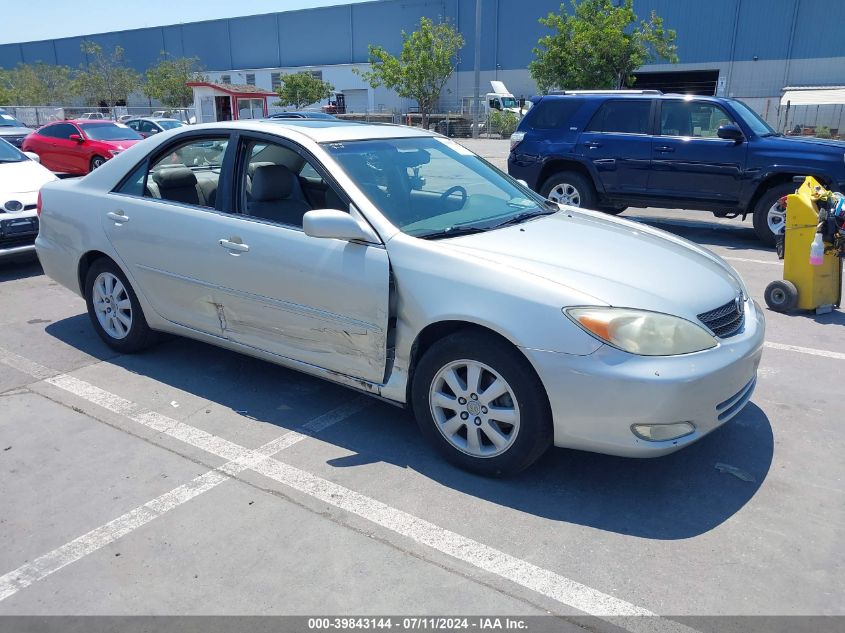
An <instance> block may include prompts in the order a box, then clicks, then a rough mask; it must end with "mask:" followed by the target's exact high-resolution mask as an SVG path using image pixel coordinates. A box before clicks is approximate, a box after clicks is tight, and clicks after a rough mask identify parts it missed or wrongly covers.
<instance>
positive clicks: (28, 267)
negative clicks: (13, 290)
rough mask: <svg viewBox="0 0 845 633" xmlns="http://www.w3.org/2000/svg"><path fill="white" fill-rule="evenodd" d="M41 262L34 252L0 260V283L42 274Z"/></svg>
mask: <svg viewBox="0 0 845 633" xmlns="http://www.w3.org/2000/svg"><path fill="white" fill-rule="evenodd" d="M43 274H44V271H43V270H42V269H41V263H40V262H39V261H38V258H37V257H36V256H35V253H31V254H26V255H16V256H14V257H9V258H8V259H4V260H3V261H2V262H0V283H2V282H4V281H13V280H16V279H27V278H29V277H38V276H39V275H43Z"/></svg>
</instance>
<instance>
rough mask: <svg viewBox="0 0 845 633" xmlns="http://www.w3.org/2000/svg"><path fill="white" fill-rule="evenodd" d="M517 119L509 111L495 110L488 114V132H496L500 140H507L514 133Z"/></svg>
mask: <svg viewBox="0 0 845 633" xmlns="http://www.w3.org/2000/svg"><path fill="white" fill-rule="evenodd" d="M517 125H519V117H517V116H516V114H514V113H513V112H510V111H504V112H503V111H501V110H496V111H495V112H492V113H491V114H490V131H491V132H498V133H499V135H500V136H501V137H502V138H508V137H510V135H511V134H513V133H514V132H516V126H517Z"/></svg>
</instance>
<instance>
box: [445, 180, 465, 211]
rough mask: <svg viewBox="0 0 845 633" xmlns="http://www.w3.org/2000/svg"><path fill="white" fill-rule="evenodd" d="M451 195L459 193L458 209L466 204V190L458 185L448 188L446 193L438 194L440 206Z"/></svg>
mask: <svg viewBox="0 0 845 633" xmlns="http://www.w3.org/2000/svg"><path fill="white" fill-rule="evenodd" d="M453 193H460V194H461V206H459V207H458V208H459V209H462V208H463V206H464V205H465V204H466V203H467V190H466V189H464V188H463V187H461V186H460V185H455V186H454V187H449V188H448V189H447V190H446V191H444V192H443V193H442V194H440V204H446V200H448V199H449V196H451V195H452V194H453Z"/></svg>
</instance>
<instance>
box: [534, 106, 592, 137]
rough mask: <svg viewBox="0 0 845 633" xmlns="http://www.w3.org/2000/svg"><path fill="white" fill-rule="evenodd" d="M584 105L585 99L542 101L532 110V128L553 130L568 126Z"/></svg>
mask: <svg viewBox="0 0 845 633" xmlns="http://www.w3.org/2000/svg"><path fill="white" fill-rule="evenodd" d="M582 103H584V100H583V99H542V100H541V101H540V102H539V103H538V104H537V105H535V106H534V107H533V108H531V110H530V113H531V120H530V121H529V123H530V125H531V127H533V128H535V129H538V130H551V129H554V128H560V127H564V126H568V124H569V121H570V120H571V119H572V117H573V116H574V115H575V113H576V112H577V111H578V108H580V107H581V104H582Z"/></svg>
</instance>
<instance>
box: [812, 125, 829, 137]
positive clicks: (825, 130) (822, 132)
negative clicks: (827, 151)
mask: <svg viewBox="0 0 845 633" xmlns="http://www.w3.org/2000/svg"><path fill="white" fill-rule="evenodd" d="M815 137H816V138H832V136H831V134H830V128H829V127H827V126H826V125H820V126H819V127H817V128H816V134H815Z"/></svg>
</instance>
